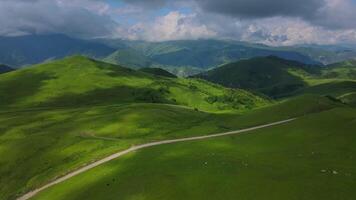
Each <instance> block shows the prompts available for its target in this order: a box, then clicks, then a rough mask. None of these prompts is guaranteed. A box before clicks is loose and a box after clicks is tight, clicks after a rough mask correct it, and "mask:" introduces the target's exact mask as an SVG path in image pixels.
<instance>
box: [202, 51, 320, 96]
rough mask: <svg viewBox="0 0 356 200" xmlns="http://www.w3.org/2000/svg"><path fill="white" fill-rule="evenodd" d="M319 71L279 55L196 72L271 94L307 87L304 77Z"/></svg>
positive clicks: (277, 94) (210, 79)
mask: <svg viewBox="0 0 356 200" xmlns="http://www.w3.org/2000/svg"><path fill="white" fill-rule="evenodd" d="M311 73H316V70H314V69H313V68H311V67H306V66H303V65H302V64H299V63H296V62H292V61H286V60H283V59H279V58H276V57H261V58H253V59H249V60H243V61H239V62H236V63H231V64H227V65H225V66H222V67H219V68H216V69H213V70H211V71H208V72H206V73H202V74H200V75H197V76H196V77H199V78H203V79H206V80H209V81H212V82H214V83H218V84H221V85H224V86H227V87H231V88H244V89H249V90H254V91H258V92H261V93H264V94H266V95H268V96H271V97H278V96H281V95H283V94H285V93H288V92H291V91H295V90H298V89H300V88H303V87H306V86H307V83H306V82H305V81H304V77H308V76H311Z"/></svg>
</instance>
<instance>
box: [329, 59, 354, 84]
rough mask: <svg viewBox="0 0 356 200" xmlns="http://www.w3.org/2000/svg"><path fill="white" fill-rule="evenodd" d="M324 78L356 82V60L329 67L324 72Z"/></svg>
mask: <svg viewBox="0 0 356 200" xmlns="http://www.w3.org/2000/svg"><path fill="white" fill-rule="evenodd" d="M322 77H323V78H332V79H353V80H356V60H348V61H344V62H340V63H334V64H331V65H328V66H326V67H325V68H324V69H323V70H322Z"/></svg>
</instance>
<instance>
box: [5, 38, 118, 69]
mask: <svg viewBox="0 0 356 200" xmlns="http://www.w3.org/2000/svg"><path fill="white" fill-rule="evenodd" d="M114 51H115V49H113V48H111V47H108V46H106V45H104V44H100V43H97V42H92V41H87V40H81V39H75V38H70V37H68V36H65V35H26V36H17V37H0V63H5V64H7V65H10V66H14V67H20V66H22V65H31V64H37V63H41V62H43V61H46V60H51V59H58V58H63V57H66V56H68V55H73V54H82V55H87V56H90V57H94V58H103V57H106V56H108V55H110V54H111V53H113V52H114Z"/></svg>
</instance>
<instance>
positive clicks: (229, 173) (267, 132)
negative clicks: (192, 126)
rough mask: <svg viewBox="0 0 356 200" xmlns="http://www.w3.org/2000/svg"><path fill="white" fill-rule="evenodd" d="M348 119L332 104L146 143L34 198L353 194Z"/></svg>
mask: <svg viewBox="0 0 356 200" xmlns="http://www.w3.org/2000/svg"><path fill="white" fill-rule="evenodd" d="M355 119H356V110H355V109H345V108H339V109H333V110H329V111H326V112H322V113H318V114H313V115H309V116H305V117H302V118H300V119H298V120H296V121H293V122H291V123H288V124H284V125H281V126H276V127H270V128H266V129H261V130H257V131H252V132H249V133H247V134H241V135H235V136H229V137H223V138H214V139H209V140H206V141H193V142H186V143H179V144H172V145H162V146H157V147H152V148H149V149H144V150H140V151H138V152H135V153H132V154H129V155H126V156H124V157H122V158H120V159H116V160H113V161H111V162H109V163H106V164H104V165H102V166H99V167H97V168H95V170H90V171H88V172H85V173H83V174H80V175H79V176H77V177H74V178H72V179H70V180H68V181H65V182H64V183H61V184H58V185H55V186H54V187H52V188H49V189H48V190H46V191H44V192H42V193H41V194H39V195H38V196H37V197H35V198H34V199H35V200H46V199H53V200H63V199H66V200H75V199H89V200H95V199H103V200H112V199H116V198H117V197H118V196H119V197H120V198H122V199H147V200H151V199H152V200H155V199H177V200H179V199H189V200H190V199H191V200H200V199H213V200H218V199H254V200H263V199H298V200H310V199H313V200H324V199H328V200H339V199H355V198H356V192H355V188H354V186H355V184H356V179H355V174H356V167H355V166H356V161H355V159H354V156H355V154H356V148H355V147H356V134H355V133H356V129H355V127H356V120H355ZM202 183H204V184H202ZM84 188H85V189H84ZM192 188H194V189H192ZM256 191H258V192H256Z"/></svg>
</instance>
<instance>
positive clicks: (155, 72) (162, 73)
mask: <svg viewBox="0 0 356 200" xmlns="http://www.w3.org/2000/svg"><path fill="white" fill-rule="evenodd" d="M139 71H141V72H145V73H148V74H153V75H156V76H163V77H167V78H177V76H175V75H174V74H171V73H169V72H168V71H166V70H164V69H161V68H141V69H140V70H139Z"/></svg>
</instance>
